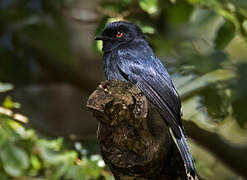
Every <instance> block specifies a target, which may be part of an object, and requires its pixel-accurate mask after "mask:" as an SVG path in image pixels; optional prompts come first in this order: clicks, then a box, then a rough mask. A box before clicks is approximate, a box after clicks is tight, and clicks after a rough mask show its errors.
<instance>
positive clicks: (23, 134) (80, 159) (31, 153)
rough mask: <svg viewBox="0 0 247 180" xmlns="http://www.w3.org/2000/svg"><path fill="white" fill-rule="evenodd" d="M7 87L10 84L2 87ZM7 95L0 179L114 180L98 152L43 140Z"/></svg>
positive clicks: (0, 128)
mask: <svg viewBox="0 0 247 180" xmlns="http://www.w3.org/2000/svg"><path fill="white" fill-rule="evenodd" d="M0 88H1V89H2V90H8V89H9V86H6V85H3V86H0ZM16 104H17V103H16V102H12V100H11V98H10V97H7V98H6V100H5V101H4V103H3V107H1V106H0V149H1V151H0V179H1V180H5V179H6V180H7V179H12V178H14V177H19V178H24V179H25V178H28V179H47V180H48V179H52V180H56V179H61V178H63V179H75V180H76V179H78V180H80V179H81V178H82V177H83V179H85V180H87V179H88V180H89V179H106V180H107V179H108V180H110V179H111V176H110V174H109V173H108V172H107V171H106V170H105V168H104V162H103V160H102V159H101V157H100V156H99V155H91V156H87V155H85V154H84V155H83V154H81V155H80V153H79V152H83V151H85V150H84V149H83V148H82V147H81V145H80V143H79V142H77V143H76V150H77V151H76V150H68V149H66V147H64V145H63V139H62V138H57V139H52V140H49V139H44V138H41V137H39V135H38V134H37V133H36V132H35V131H34V130H33V129H30V128H26V127H25V126H24V125H23V124H22V123H21V122H22V121H21V118H20V117H22V119H23V118H24V116H23V115H22V116H20V115H19V116H18V117H19V118H18V117H17V116H15V114H14V113H13V111H12V110H11V109H13V108H16V107H19V105H18V106H16Z"/></svg>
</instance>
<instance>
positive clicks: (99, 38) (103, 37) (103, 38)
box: [94, 35, 112, 41]
mask: <svg viewBox="0 0 247 180" xmlns="http://www.w3.org/2000/svg"><path fill="white" fill-rule="evenodd" d="M94 40H96V41H98V40H102V41H104V40H112V38H110V37H106V36H102V35H99V36H95V37H94Z"/></svg>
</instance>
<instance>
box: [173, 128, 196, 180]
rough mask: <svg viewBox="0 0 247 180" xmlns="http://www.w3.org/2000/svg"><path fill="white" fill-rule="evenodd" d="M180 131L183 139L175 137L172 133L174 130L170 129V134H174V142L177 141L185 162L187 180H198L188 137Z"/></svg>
mask: <svg viewBox="0 0 247 180" xmlns="http://www.w3.org/2000/svg"><path fill="white" fill-rule="evenodd" d="M179 129H180V132H181V134H182V136H181V138H177V137H175V136H174V133H173V132H172V129H170V132H171V133H172V137H173V140H174V141H175V143H176V145H177V148H178V150H179V152H180V154H181V156H182V159H183V161H184V166H185V170H186V174H187V179H188V180H198V177H197V175H196V171H195V167H194V163H193V159H192V157H191V154H190V150H189V146H188V144H187V142H186V137H185V136H184V133H183V130H182V129H181V128H179Z"/></svg>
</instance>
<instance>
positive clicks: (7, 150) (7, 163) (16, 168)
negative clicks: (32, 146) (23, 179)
mask: <svg viewBox="0 0 247 180" xmlns="http://www.w3.org/2000/svg"><path fill="white" fill-rule="evenodd" d="M0 160H1V161H2V162H3V166H4V169H5V171H6V172H7V173H8V174H9V175H10V176H20V175H22V174H23V173H24V170H26V169H27V168H28V167H29V158H28V155H27V153H26V152H25V150H24V149H22V148H20V147H17V146H16V145H14V144H11V143H5V144H4V145H2V146H1V151H0Z"/></svg>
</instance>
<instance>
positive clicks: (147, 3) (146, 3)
mask: <svg viewBox="0 0 247 180" xmlns="http://www.w3.org/2000/svg"><path fill="white" fill-rule="evenodd" d="M139 5H140V7H141V8H142V9H143V10H144V11H146V12H147V13H148V14H154V13H156V12H157V11H158V1H157V0H140V2H139Z"/></svg>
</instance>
